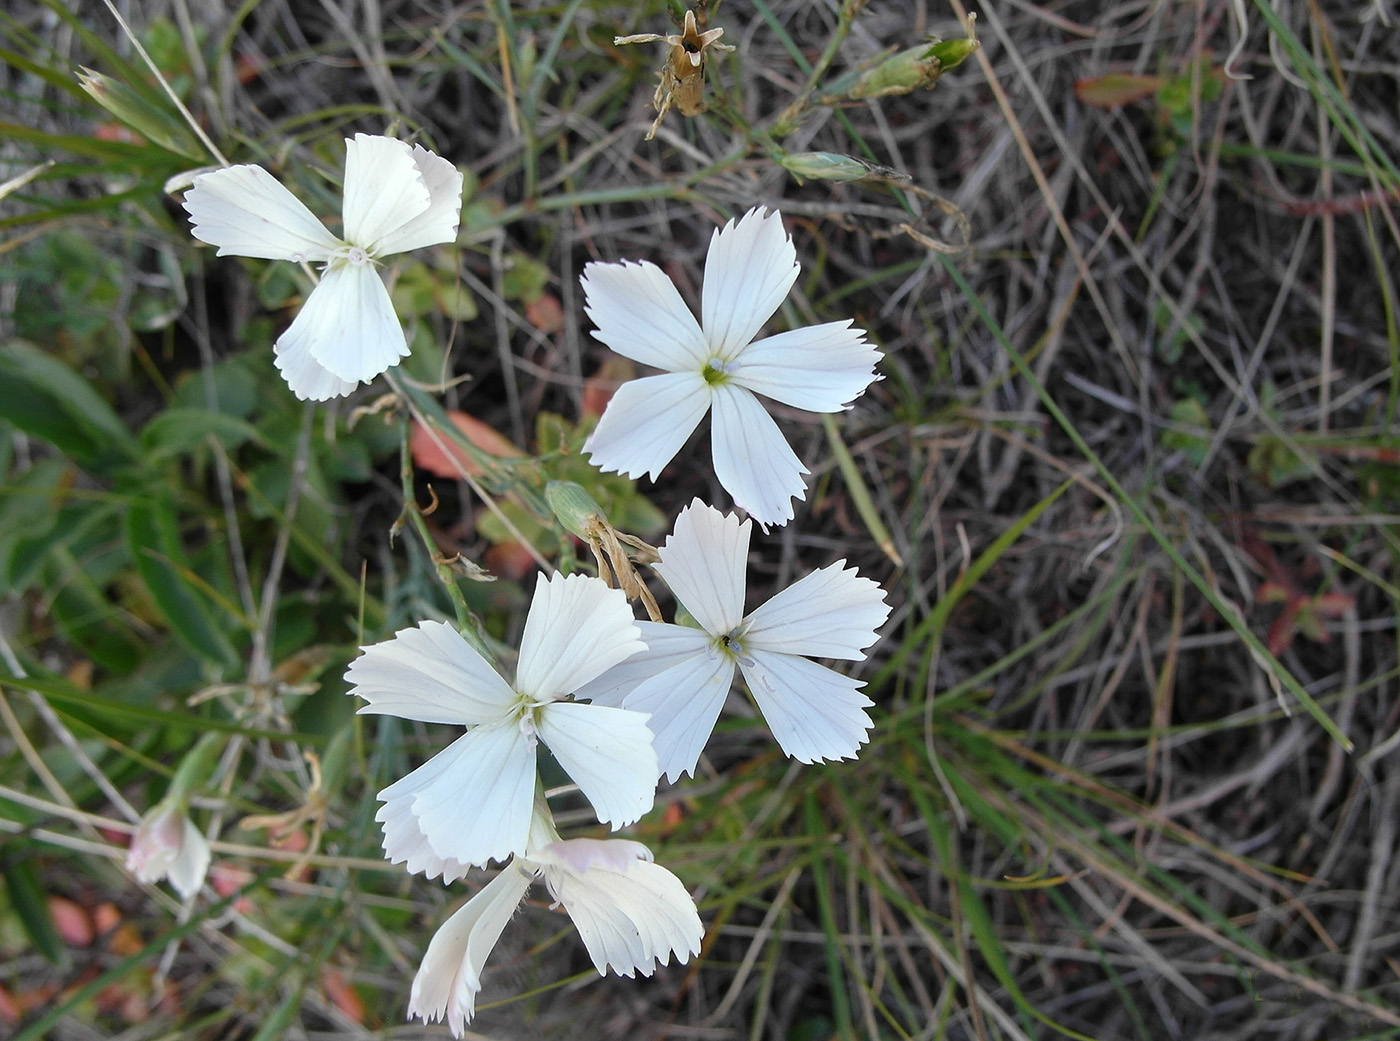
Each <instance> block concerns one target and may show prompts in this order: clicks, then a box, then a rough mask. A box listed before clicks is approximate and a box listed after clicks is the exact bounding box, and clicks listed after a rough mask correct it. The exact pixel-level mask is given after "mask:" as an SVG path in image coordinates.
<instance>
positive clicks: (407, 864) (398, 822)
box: [374, 792, 473, 885]
mask: <svg viewBox="0 0 1400 1041" xmlns="http://www.w3.org/2000/svg"><path fill="white" fill-rule="evenodd" d="M374 819H375V820H377V821H379V822H381V823H382V824H383V826H384V849H385V850H386V851H388V850H392V851H393V852H392V853H387V854H386V855H387V856H388V858H389V863H391V864H403V866H404V870H405V871H407V872H408V873H409V874H410V875H422V876H423V877H424V878H429V879H432V878H437V877H439V876H441V877H442V884H443V885H447V884H448V883H449V882H455V881H457V880H458V879H459V878H466V877H467V873H468V872H469V871H470V870H471V869H472V867H473V865H471V864H464V863H462V862H461V861H460V860H453V859H452V858H451V857H440V856H438V855H437V854H436V853H434V852H433V847H432V844H431V843H429V842H428V836H427V835H425V834H424V833H423V828H422V826H421V825H419V823H418V818H417V817H415V816H414V815H413V793H412V792H408V793H407V794H405V795H401V796H399V797H397V798H395V799H392V800H390V801H389V802H386V803H385V804H384V805H383V806H381V807H379V812H378V813H376V814H375V815H374Z"/></svg>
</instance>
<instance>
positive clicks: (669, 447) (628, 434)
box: [583, 372, 711, 481]
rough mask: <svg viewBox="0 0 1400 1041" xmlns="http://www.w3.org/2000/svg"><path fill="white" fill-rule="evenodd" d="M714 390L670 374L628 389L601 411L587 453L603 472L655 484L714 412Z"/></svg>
mask: <svg viewBox="0 0 1400 1041" xmlns="http://www.w3.org/2000/svg"><path fill="white" fill-rule="evenodd" d="M710 396H711V391H710V386H709V384H707V383H706V382H705V379H704V377H703V376H701V375H700V374H699V373H698V372H668V373H666V374H665V375H662V376H647V377H645V378H643V379H639V380H632V381H631V382H629V383H624V384H623V385H622V386H621V387H619V388H618V389H617V393H615V394H614V395H613V396H612V400H610V401H609V402H608V406H607V408H606V409H604V410H603V418H602V419H600V420H599V421H598V426H597V428H596V429H595V430H594V431H593V433H592V434H591V435H590V436H589V438H588V441H587V443H585V444H584V446H583V450H584V451H585V452H587V453H588V454H589V457H590V460H591V461H592V463H593V465H594V466H596V467H598V468H599V469H600V470H609V471H614V472H617V473H623V474H626V475H627V476H628V477H640V476H642V474H646V475H647V476H648V477H650V478H651V479H652V480H653V481H654V480H656V478H657V477H658V476H660V474H661V470H662V468H663V467H665V465H666V464H667V463H669V462H670V461H671V460H672V459H674V458H675V457H676V453H677V452H679V451H680V450H681V448H683V447H684V446H685V443H686V441H687V439H689V437H690V435H691V434H693V433H694V432H695V428H696V427H697V426H699V425H700V420H702V419H704V418H705V413H706V412H708V411H709V410H710Z"/></svg>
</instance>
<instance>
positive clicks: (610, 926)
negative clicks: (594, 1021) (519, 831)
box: [536, 842, 705, 976]
mask: <svg viewBox="0 0 1400 1041" xmlns="http://www.w3.org/2000/svg"><path fill="white" fill-rule="evenodd" d="M569 845H570V843H568V842H560V843H555V845H554V846H552V847H547V848H546V849H545V850H544V851H541V852H540V853H538V854H536V856H537V858H540V859H541V860H542V861H543V866H544V878H545V882H546V884H547V885H548V886H549V890H550V893H551V894H553V896H554V899H555V900H556V901H558V902H559V903H560V904H562V905H563V906H564V910H566V911H568V913H569V917H570V918H572V919H573V920H574V925H575V926H576V927H577V928H578V931H579V935H580V936H581V937H582V938H583V944H584V946H585V947H586V948H587V949H588V955H589V957H590V958H592V959H593V965H594V967H595V968H596V969H597V970H598V972H599V973H600V974H606V973H607V971H608V970H609V969H611V970H612V971H613V972H615V973H617V974H618V975H619V976H631V975H633V974H634V973H637V972H640V973H641V974H642V975H643V976H650V975H651V974H652V973H653V972H654V971H656V966H657V965H658V964H660V965H667V964H670V961H671V956H672V955H675V958H676V961H677V963H679V964H684V963H685V962H687V961H689V960H690V958H691V956H692V955H695V954H698V953H699V952H700V941H701V940H702V939H703V938H704V935H705V927H704V926H703V925H702V924H701V922H700V915H699V914H698V913H697V912H696V910H695V901H694V900H693V899H691V896H690V893H689V892H688V891H687V890H686V888H685V886H684V885H682V884H681V880H680V879H678V878H677V877H676V876H675V875H673V874H671V872H669V871H667V870H666V869H665V868H664V867H662V866H661V865H660V864H655V863H652V862H651V860H650V856H649V855H648V856H647V858H646V859H643V858H641V857H637V858H635V859H630V860H627V861H626V864H625V870H621V871H619V870H616V869H615V868H614V867H613V866H612V865H604V864H602V863H596V864H594V865H593V866H590V867H588V868H586V869H584V870H579V869H578V868H576V867H574V866H573V864H572V863H571V860H572V859H574V858H573V857H572V856H571V855H570V854H569V853H568V852H567V851H565V850H562V849H561V848H560V847H567V846H569ZM628 845H629V846H636V845H637V844H635V843H629V844H628ZM641 848H642V849H645V847H641ZM628 852H631V851H630V850H629V851H628Z"/></svg>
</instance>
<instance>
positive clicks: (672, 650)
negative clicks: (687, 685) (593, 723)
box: [574, 622, 712, 708]
mask: <svg viewBox="0 0 1400 1041" xmlns="http://www.w3.org/2000/svg"><path fill="white" fill-rule="evenodd" d="M637 628H638V629H640V630H641V633H642V642H643V643H644V644H646V645H647V649H646V650H644V651H641V652H639V653H637V654H634V655H632V657H630V658H628V659H627V660H626V661H624V662H622V663H621V664H620V665H614V666H613V667H612V668H611V669H609V670H608V671H607V672H605V673H603V674H602V675H601V676H599V677H598V678H597V679H596V680H593V681H592V682H591V683H585V684H584V685H583V686H581V687H579V689H578V690H576V691H574V697H575V698H578V699H580V700H584V701H592V702H593V704H595V705H606V706H609V707H611V708H621V707H622V701H623V699H624V698H626V697H627V695H628V694H631V693H632V691H634V690H636V689H637V687H638V685H639V684H641V683H642V682H643V681H644V680H649V679H651V678H652V677H653V676H657V675H660V674H661V673H663V672H665V671H666V670H667V669H669V668H671V667H672V666H673V665H679V664H681V662H684V661H688V660H689V659H691V658H693V657H694V656H695V655H697V654H700V653H703V651H704V650H705V648H706V646H708V645H709V643H710V641H711V639H712V637H711V636H710V634H709V633H707V632H705V631H703V630H701V629H691V628H689V627H687V626H683V625H670V624H668V623H666V622H638V623H637Z"/></svg>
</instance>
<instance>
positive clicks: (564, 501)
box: [544, 481, 607, 542]
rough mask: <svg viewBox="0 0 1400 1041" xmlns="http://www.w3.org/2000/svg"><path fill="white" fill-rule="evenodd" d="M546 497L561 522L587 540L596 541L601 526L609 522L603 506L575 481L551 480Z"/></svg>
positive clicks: (545, 489) (545, 493)
mask: <svg viewBox="0 0 1400 1041" xmlns="http://www.w3.org/2000/svg"><path fill="white" fill-rule="evenodd" d="M544 499H545V502H547V503H549V508H550V509H551V510H553V511H554V516H556V517H558V518H559V523H560V524H562V525H564V527H565V528H566V529H568V530H569V531H570V532H572V533H573V534H575V535H577V536H578V537H579V538H581V539H583V540H584V541H585V542H596V541H597V539H598V529H599V527H600V526H603V525H606V524H607V517H606V516H605V515H604V513H603V507H601V506H599V505H598V503H597V500H595V499H594V498H593V496H591V495H589V494H588V492H586V491H585V490H584V489H583V487H582V485H578V484H575V483H574V482H573V481H550V482H549V483H548V484H547V485H545V488H544Z"/></svg>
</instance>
